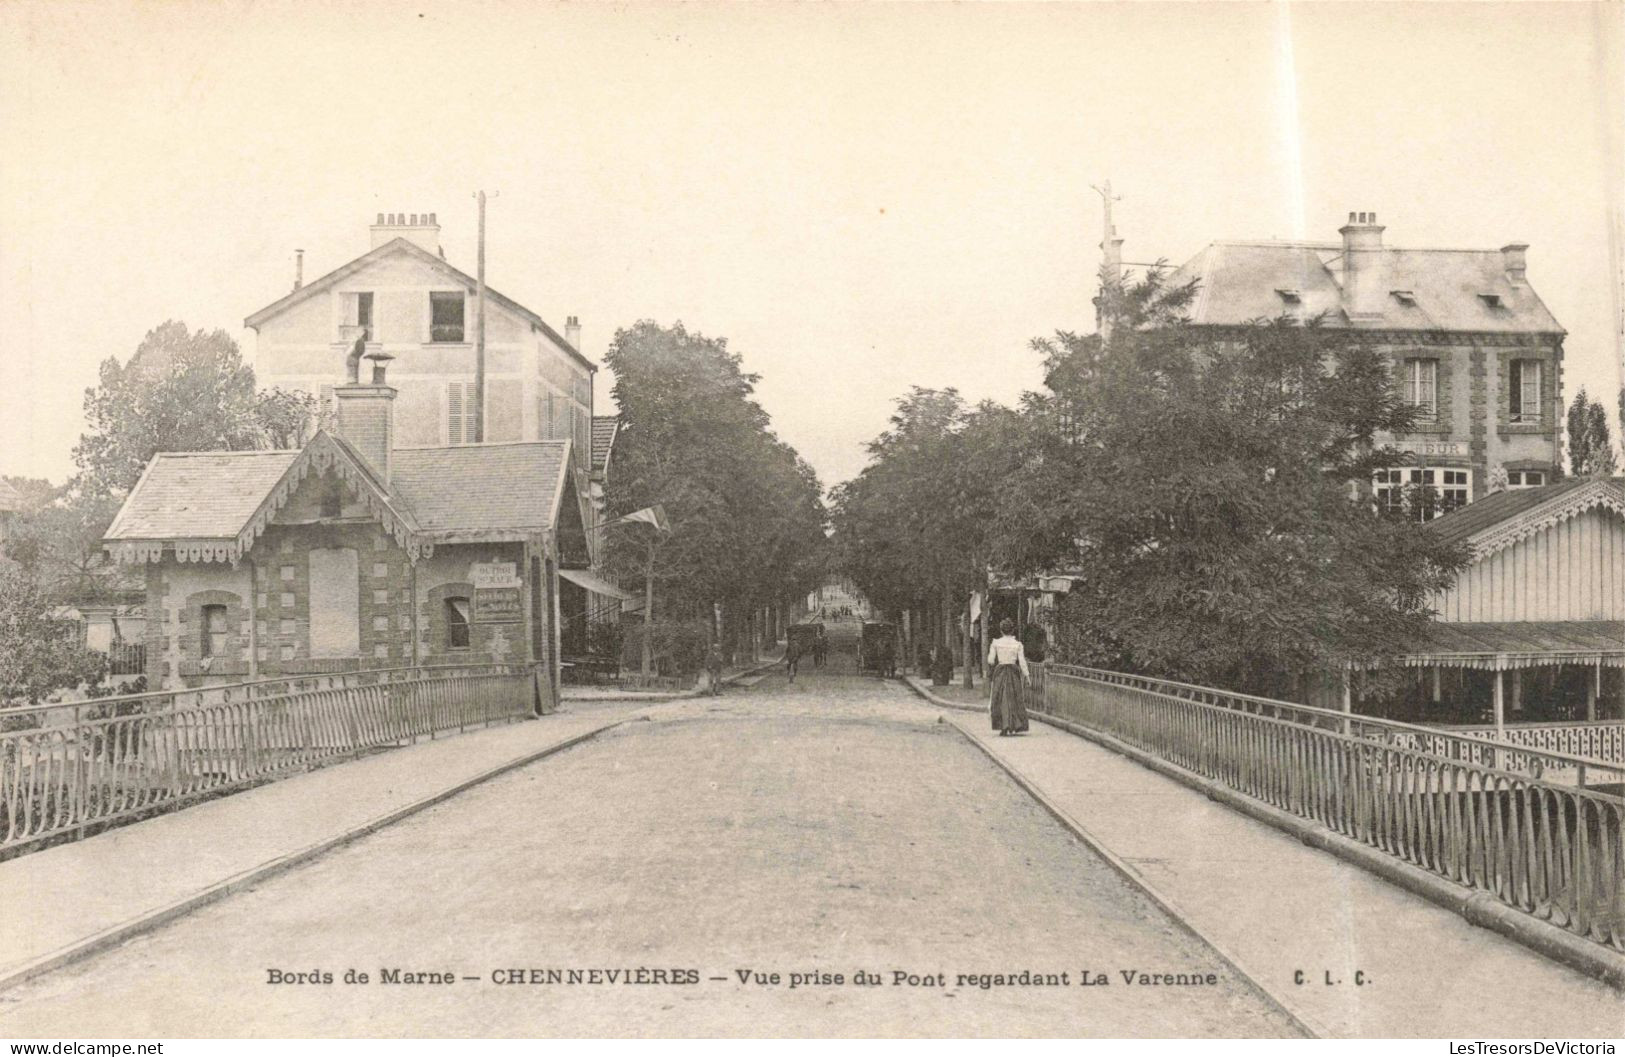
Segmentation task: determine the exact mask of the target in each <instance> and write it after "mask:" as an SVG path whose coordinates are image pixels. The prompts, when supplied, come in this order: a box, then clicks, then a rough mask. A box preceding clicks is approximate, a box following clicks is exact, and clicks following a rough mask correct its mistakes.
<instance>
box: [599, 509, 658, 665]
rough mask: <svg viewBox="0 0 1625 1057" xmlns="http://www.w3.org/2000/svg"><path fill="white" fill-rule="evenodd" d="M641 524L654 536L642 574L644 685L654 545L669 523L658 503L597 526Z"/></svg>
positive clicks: (651, 629)
mask: <svg viewBox="0 0 1625 1057" xmlns="http://www.w3.org/2000/svg"><path fill="white" fill-rule="evenodd" d="M640 522H641V523H642V524H645V525H653V526H654V529H655V534H654V535H652V536H650V537H649V563H648V565H647V567H646V568H645V570H644V574H643V658H642V663H641V666H640V670H641V673H642V675H643V679H644V683H645V685H647V684H648V679H649V677H650V676H651V675H652V674H654V673H653V671H652V664H651V659H652V654H651V652H650V639H651V637H652V636H653V632H654V615H655V543H656V542H658V540H659V539H660V534H661V533H663V532H670V531H671V523H670V522H669V521H667V520H666V510H665V508H664V507H662V506H661V505H660V504H659V503H656V504H655V505H654V506H646V507H644V508H643V509H642V510H634V511H632V513H630V514H626V515H623V516H621V517H618V518H614V519H612V520H610V521H606V522H604V523H603V524H602V525H599V526H598V527H599V529H600V530H602V529H607V528H609V527H610V526H612V525H630V524H637V523H640Z"/></svg>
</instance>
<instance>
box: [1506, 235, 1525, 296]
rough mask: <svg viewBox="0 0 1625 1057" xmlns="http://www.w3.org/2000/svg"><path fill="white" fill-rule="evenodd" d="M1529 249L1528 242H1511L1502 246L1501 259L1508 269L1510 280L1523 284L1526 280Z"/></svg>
mask: <svg viewBox="0 0 1625 1057" xmlns="http://www.w3.org/2000/svg"><path fill="white" fill-rule="evenodd" d="M1528 250H1529V244H1528V243H1527V242H1509V243H1507V244H1506V245H1505V246H1502V247H1501V261H1502V266H1503V267H1504V268H1505V269H1506V273H1507V281H1508V282H1510V283H1513V284H1514V285H1517V286H1521V285H1523V283H1524V282H1525V281H1526V277H1527V274H1528V268H1529V257H1528Z"/></svg>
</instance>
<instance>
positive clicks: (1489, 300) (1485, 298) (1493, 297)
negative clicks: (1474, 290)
mask: <svg viewBox="0 0 1625 1057" xmlns="http://www.w3.org/2000/svg"><path fill="white" fill-rule="evenodd" d="M1478 299H1479V300H1480V301H1482V302H1484V306H1485V307H1486V308H1505V307H1506V306H1505V305H1503V304H1501V295H1500V294H1479V295H1478Z"/></svg>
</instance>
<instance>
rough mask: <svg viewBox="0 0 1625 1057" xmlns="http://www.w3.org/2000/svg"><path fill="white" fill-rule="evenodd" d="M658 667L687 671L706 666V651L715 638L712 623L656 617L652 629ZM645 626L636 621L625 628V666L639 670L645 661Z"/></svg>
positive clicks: (672, 672) (661, 670)
mask: <svg viewBox="0 0 1625 1057" xmlns="http://www.w3.org/2000/svg"><path fill="white" fill-rule="evenodd" d="M648 630H649V631H650V632H651V633H652V637H651V639H650V643H651V651H650V652H651V653H652V654H653V656H654V667H655V671H656V672H657V673H658V674H661V675H684V674H689V673H692V672H698V671H699V670H700V669H701V668H703V667H705V652H706V648H707V646H708V645H709V643H710V641H711V625H710V624H708V623H706V622H705V621H703V620H694V621H656V622H655V623H654V625H653V626H652V627H651V628H650V629H648ZM644 632H645V628H644V625H642V624H635V625H632V626H631V627H628V628H626V629H624V635H623V648H622V651H621V666H622V667H623V668H624V669H626V670H627V671H637V670H638V668H639V667H640V666H641V665H642V664H643V636H644Z"/></svg>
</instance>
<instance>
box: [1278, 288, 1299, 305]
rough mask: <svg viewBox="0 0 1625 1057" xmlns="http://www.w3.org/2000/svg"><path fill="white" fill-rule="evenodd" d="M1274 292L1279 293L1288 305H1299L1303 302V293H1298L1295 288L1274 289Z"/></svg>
mask: <svg viewBox="0 0 1625 1057" xmlns="http://www.w3.org/2000/svg"><path fill="white" fill-rule="evenodd" d="M1275 292H1276V293H1277V294H1280V295H1281V300H1282V301H1283V302H1284V303H1286V304H1289V305H1301V304H1303V295H1302V294H1300V293H1299V292H1298V291H1296V290H1276V291H1275Z"/></svg>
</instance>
